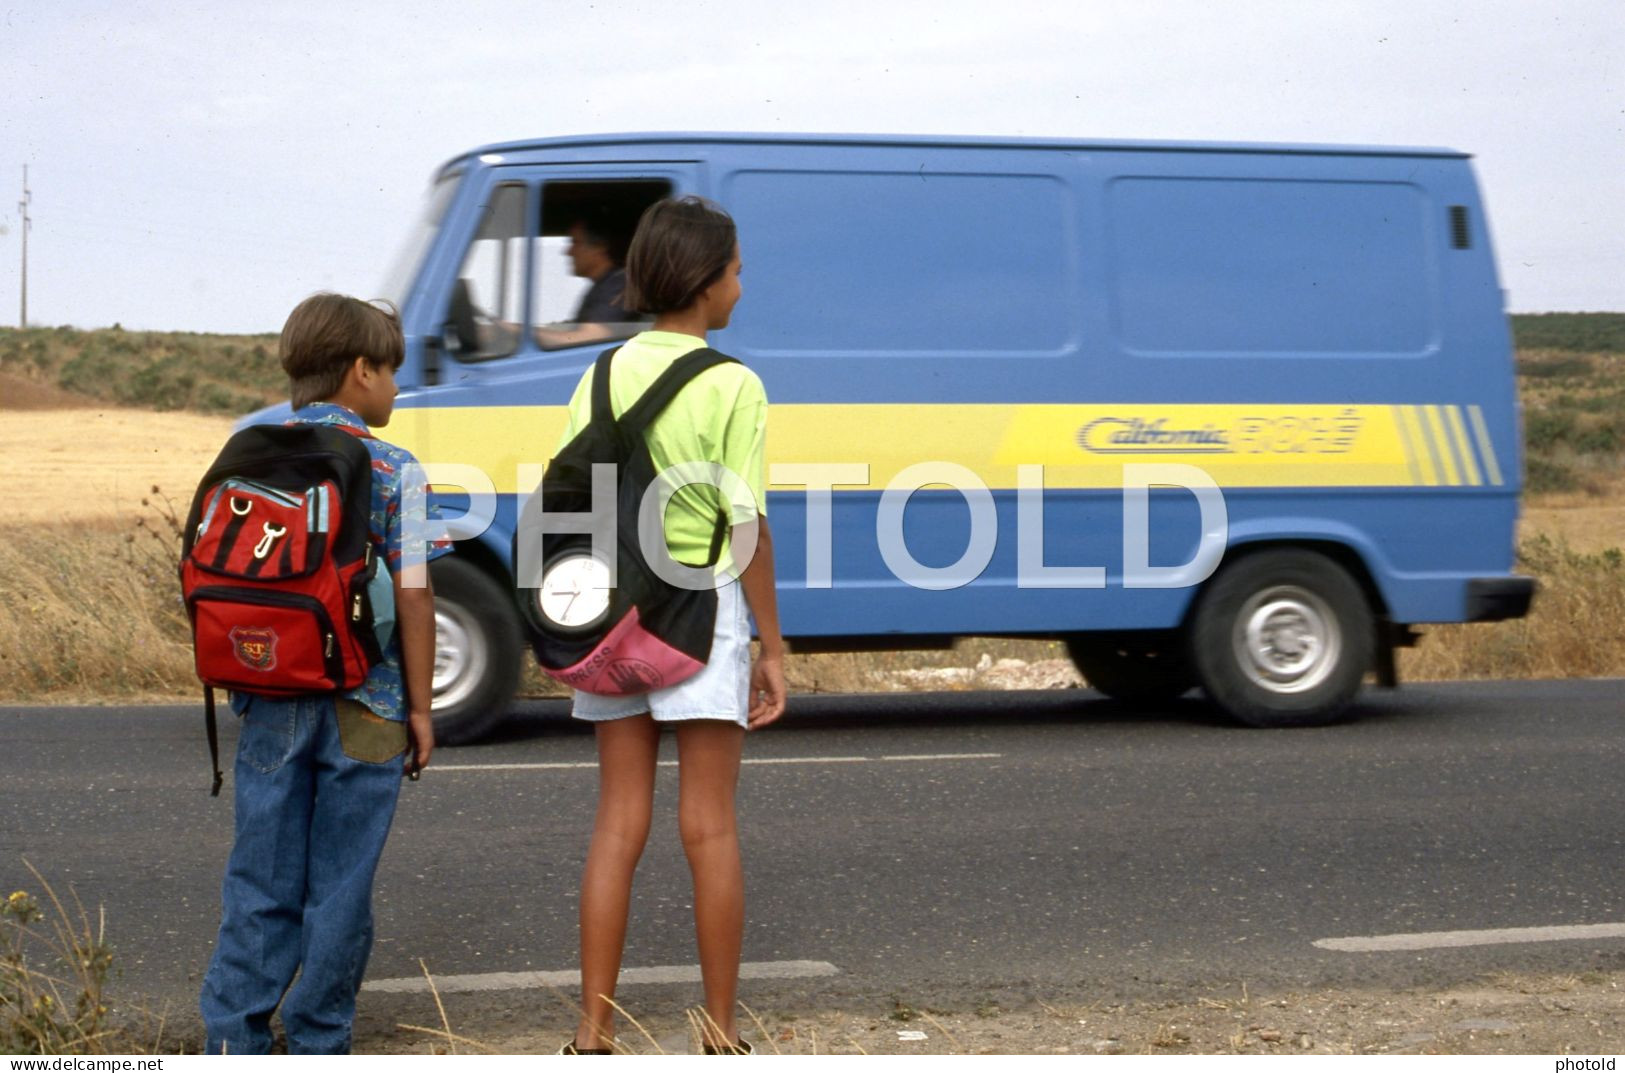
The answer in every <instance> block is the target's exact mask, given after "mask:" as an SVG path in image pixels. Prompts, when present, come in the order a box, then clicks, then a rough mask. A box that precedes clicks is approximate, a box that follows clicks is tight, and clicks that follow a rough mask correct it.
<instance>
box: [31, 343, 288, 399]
mask: <svg viewBox="0 0 1625 1073" xmlns="http://www.w3.org/2000/svg"><path fill="white" fill-rule="evenodd" d="M276 342H277V337H276V336H275V335H199V334H196V333H194V332H130V331H125V330H124V329H123V328H119V327H113V328H105V329H99V330H97V331H80V330H79V329H77V328H28V329H17V328H0V375H3V376H4V377H5V378H6V381H8V382H0V390H4V391H5V392H6V393H8V394H10V393H12V392H16V393H18V394H23V393H25V392H28V393H30V394H34V393H37V392H39V391H40V389H44V390H45V392H47V393H48V394H49V395H50V396H52V397H55V398H57V399H58V400H60V395H58V393H59V392H60V393H66V394H67V395H69V396H73V397H77V398H79V399H81V400H94V401H96V402H105V403H114V404H116V405H119V406H134V407H140V408H142V409H147V410H192V411H195V412H197V413H204V414H244V413H248V412H249V411H250V410H256V409H258V408H259V407H261V406H264V405H265V404H266V403H269V402H275V401H277V399H278V398H280V397H282V395H283V392H284V387H285V384H286V380H285V378H284V377H283V375H282V367H281V366H280V365H278V364H277V357H276ZM29 389H33V391H32V392H30V390H29Z"/></svg>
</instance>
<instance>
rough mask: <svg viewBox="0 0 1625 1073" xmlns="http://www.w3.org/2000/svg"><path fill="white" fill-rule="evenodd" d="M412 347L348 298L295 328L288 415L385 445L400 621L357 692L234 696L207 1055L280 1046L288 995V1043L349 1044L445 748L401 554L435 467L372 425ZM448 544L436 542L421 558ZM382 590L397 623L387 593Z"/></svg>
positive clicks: (391, 318) (312, 302)
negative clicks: (401, 840)
mask: <svg viewBox="0 0 1625 1073" xmlns="http://www.w3.org/2000/svg"><path fill="white" fill-rule="evenodd" d="M403 345H404V344H403V340H402V337H401V328H400V322H399V321H398V320H397V319H396V317H395V314H394V313H393V312H392V311H389V310H385V309H382V308H380V307H378V306H376V305H372V304H369V303H367V302H362V301H360V300H358V299H355V298H349V297H345V296H343V295H337V294H317V295H314V296H312V297H310V298H307V299H305V301H303V302H301V303H300V304H299V305H298V307H297V308H295V309H294V311H293V313H292V314H291V315H289V317H288V322H287V324H286V325H285V326H284V327H283V329H282V341H281V347H280V354H281V359H282V368H283V369H284V370H285V371H286V372H287V374H288V379H289V388H290V392H291V395H292V402H293V408H294V416H293V418H292V419H291V420H292V421H294V422H315V423H323V424H331V425H336V426H338V427H339V428H342V429H344V430H345V431H346V432H351V433H354V434H355V435H357V436H361V437H364V438H363V440H362V442H363V443H365V444H366V446H367V450H368V452H369V453H370V454H371V455H372V503H371V514H370V519H369V529H370V530H371V532H370V536H371V539H372V542H373V546H374V549H375V551H376V552H377V557H378V562H379V567H380V570H382V569H383V568H384V567H386V566H387V568H388V572H389V576H390V578H391V579H392V584H391V586H390V588H392V590H393V596H394V603H395V619H396V632H395V634H394V636H392V637H391V638H390V639H389V641H388V643H387V644H386V645H385V646H384V658H383V660H382V661H381V662H379V663H378V664H377V665H376V666H374V667H373V668H372V669H371V671H370V672H369V673H368V674H367V677H366V680H365V681H364V682H362V684H361V685H360V686H359V687H358V688H356V689H353V690H349V691H347V692H344V693H315V694H307V695H304V696H299V697H288V698H278V697H264V696H253V695H249V694H245V693H233V694H232V695H231V706H232V710H233V711H235V712H236V713H237V714H238V715H239V716H241V717H242V733H241V736H240V738H239V741H238V747H237V761H236V767H235V768H234V774H233V782H234V790H235V796H236V817H237V818H236V837H235V840H234V842H233V844H232V848H231V857H230V859H229V860H228V862H227V864H226V878H225V883H224V887H223V890H222V901H223V902H224V912H223V915H222V919H221V923H220V937H219V940H218V941H217V943H216V944H215V951H214V957H213V959H212V960H211V961H210V963H209V970H208V973H207V974H206V975H205V976H204V979H203V994H202V999H201V1007H202V1012H203V1023H204V1027H205V1029H206V1030H207V1034H208V1042H207V1046H206V1050H207V1052H208V1053H211V1054H220V1053H223V1052H224V1053H230V1054H264V1053H266V1052H267V1051H269V1050H270V1047H271V1032H270V1020H271V1014H272V1013H273V1012H274V1011H275V1010H276V1008H277V1006H278V1004H279V1003H280V1004H281V1007H282V1024H283V1027H284V1028H285V1029H286V1030H287V1035H288V1049H289V1051H290V1052H292V1053H295V1054H300V1053H311V1054H322V1053H327V1054H343V1053H347V1052H348V1051H349V1049H350V1026H351V1022H352V1021H353V1019H354V1017H355V999H356V992H357V991H359V990H360V988H361V977H362V974H363V972H364V971H365V969H366V964H367V954H368V952H369V950H370V949H371V947H372V881H373V874H374V872H375V870H376V868H377V865H378V858H379V855H380V854H381V853H382V851H383V848H384V839H385V838H386V837H387V836H388V834H389V824H390V821H391V819H392V818H393V817H394V814H395V802H396V798H397V796H398V795H399V793H400V785H401V777H402V774H403V772H405V771H412V770H414V769H416V768H421V767H423V766H424V765H425V764H427V763H428V762H429V753H430V751H431V750H432V749H433V747H434V730H433V725H432V723H431V721H430V716H429V704H430V698H431V692H432V687H431V680H432V672H433V669H434V593H433V591H432V590H431V589H430V587H429V579H428V568H427V566H426V563H425V562H415V563H414V562H403V560H402V545H403V540H402V526H403V523H404V522H406V521H407V520H414V519H424V518H425V501H426V489H425V487H424V486H423V484H422V480H421V476H419V477H418V478H416V479H415V480H414V479H408V480H403V478H409V475H410V474H413V473H417V474H421V470H418V469H417V467H416V465H415V463H414V459H413V458H412V455H411V454H410V453H409V452H407V451H404V450H402V449H401V448H399V447H395V446H393V445H391V444H388V443H385V442H383V441H382V440H378V439H374V438H372V437H371V436H370V435H369V434H368V432H367V429H368V427H369V426H370V427H372V428H380V427H382V426H384V425H387V424H389V418H390V414H391V412H392V411H393V410H394V406H395V395H396V387H395V370H396V369H398V368H399V367H400V364H401V360H402V357H403ZM408 466H411V467H412V468H411V469H410V470H409V469H408V468H407V467H408ZM409 550H410V549H409ZM447 550H449V544H447V543H446V542H445V541H435V542H434V543H433V544H432V545H431V546H430V547H429V548H428V554H427V555H426V556H424V557H423V558H424V559H425V560H427V559H429V558H433V557H434V556H435V555H436V554H440V553H443V552H445V551H447ZM378 589H379V586H375V587H374V592H375V593H377V592H378ZM386 591H388V590H386ZM374 602H375V604H377V605H381V606H377V607H375V611H376V612H377V613H378V615H379V617H380V618H384V617H387V616H386V615H385V612H386V611H387V605H388V598H387V596H386V597H383V598H382V599H380V598H379V597H378V596H375V598H374ZM296 972H297V973H298V974H299V979H298V982H297V983H294V984H293V987H292V988H291V989H289V986H288V985H289V984H290V983H291V982H293V979H294V974H295V973H296ZM284 992H286V998H284Z"/></svg>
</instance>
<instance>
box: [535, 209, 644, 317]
mask: <svg viewBox="0 0 1625 1073" xmlns="http://www.w3.org/2000/svg"><path fill="white" fill-rule="evenodd" d="M565 253H566V254H567V255H568V256H569V258H570V267H571V271H573V272H574V273H575V274H576V275H577V276H580V277H581V278H582V279H587V280H591V281H592V286H590V287H588V288H587V293H585V294H583V295H582V296H581V303H580V305H578V306H577V307H576V315H575V327H574V328H570V329H566V330H559V329H556V328H537V329H535V332H534V334H535V337H536V345H537V346H542V347H561V346H572V345H574V344H576V343H590V342H593V341H594V340H598V339H609V338H611V337H612V336H614V335H615V334H617V333H615V332H613V331H612V330H611V329H610V328H608V327H606V325H610V324H627V323H633V322H637V321H641V320H643V319H644V318H642V317H640V316H638V315H637V314H635V313H629V312H627V310H626V308H625V306H624V305H623V304H622V298H621V296H622V294H623V293H624V292H625V290H626V269H625V268H623V267H622V266H621V263H620V260H619V259H618V258H617V257H616V256H615V254H616V250H615V243H614V241H613V240H612V239H611V238H610V237H609V236H608V235H607V234H605V233H604V232H603V231H602V230H601V229H599V228H598V227H596V226H595V225H594V224H593V223H591V222H590V221H588V220H585V219H581V220H577V221H575V222H574V223H572V224H571V225H570V245H569V246H568V247H566V248H565Z"/></svg>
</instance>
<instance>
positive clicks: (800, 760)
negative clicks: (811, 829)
mask: <svg viewBox="0 0 1625 1073" xmlns="http://www.w3.org/2000/svg"><path fill="white" fill-rule="evenodd" d="M1003 756H1004V754H1003V753H918V754H901V753H899V754H893V755H887V756H763V757H747V758H746V759H744V760H742V761H740V763H742V764H875V763H882V762H892V761H897V762H906V761H916V760H998V759H1001V758H1002V757H1003ZM597 766H598V762H597V761H596V760H588V761H584V762H581V763H568V764H567V763H552V764H545V763H537V764H434V765H431V766H430V767H427V768H424V769H423V770H424V773H425V774H427V773H429V772H431V771H568V770H571V769H574V768H596V767H597ZM660 766H661V767H676V766H677V761H675V760H662V761H660Z"/></svg>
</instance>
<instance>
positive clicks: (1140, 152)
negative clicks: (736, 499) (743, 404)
mask: <svg viewBox="0 0 1625 1073" xmlns="http://www.w3.org/2000/svg"><path fill="white" fill-rule="evenodd" d="M685 194H699V195H703V196H705V197H708V198H711V199H714V200H715V201H717V202H719V203H721V204H722V205H723V206H724V207H725V208H726V209H727V210H728V211H729V212H730V213H732V214H733V216H734V218H735V219H736V220H737V222H738V225H739V234H740V242H741V249H742V253H743V260H744V263H745V266H746V271H745V274H744V286H745V293H744V298H743V300H742V301H741V302H740V304H739V306H738V309H737V311H736V312H735V315H734V318H733V322H732V324H731V325H730V326H729V327H728V329H727V330H726V331H724V332H721V333H718V334H717V335H716V336H715V337H714V338H713V340H712V342H713V345H714V346H716V347H717V348H718V349H721V350H723V351H725V352H727V353H729V354H733V355H735V356H737V357H739V358H740V359H741V360H743V361H745V362H746V363H748V364H749V365H750V366H751V367H752V368H754V369H755V370H757V372H759V373H760V375H761V377H762V380H763V381H764V382H765V384H766V386H767V391H768V396H769V399H770V400H771V403H772V413H771V419H770V426H769V439H768V446H769V462H770V472H769V483H770V492H769V515H770V517H771V518H772V521H773V527H774V537H775V540H774V543H775V548H776V552H777V555H778V567H779V577H780V607H781V614H782V619H783V625H784V632H785V635H786V637H787V638H788V639H789V641H790V644H791V648H792V651H819V650H853V649H864V648H885V647H889V648H922V647H933V646H942V645H946V644H948V643H950V642H951V641H952V639H953V638H955V637H958V636H964V635H983V636H988V635H998V636H1010V637H1040V638H1060V639H1064V640H1065V641H1066V642H1067V644H1068V647H1069V650H1070V652H1071V654H1072V656H1073V658H1074V659H1075V660H1076V661H1077V663H1078V665H1079V668H1080V670H1081V671H1082V673H1083V675H1084V676H1085V678H1086V679H1087V680H1088V681H1089V682H1090V684H1091V685H1093V686H1094V687H1096V688H1097V689H1099V690H1101V691H1103V692H1105V693H1107V694H1109V695H1111V696H1114V697H1118V698H1121V699H1125V700H1131V701H1140V702H1155V701H1158V700H1163V699H1167V698H1171V697H1174V696H1178V695H1180V694H1182V693H1184V692H1186V691H1187V690H1189V689H1192V688H1198V687H1199V688H1200V689H1201V690H1203V692H1204V693H1205V694H1206V695H1207V696H1208V697H1209V698H1210V699H1211V700H1212V701H1213V702H1215V703H1216V704H1217V705H1218V706H1219V707H1221V708H1222V709H1223V710H1224V711H1226V712H1228V713H1229V714H1230V715H1232V716H1234V717H1235V718H1236V719H1238V720H1239V721H1241V722H1243V723H1247V724H1251V725H1265V726H1281V725H1305V724H1315V723H1323V722H1326V721H1328V720H1331V719H1333V718H1335V717H1336V716H1337V715H1338V714H1339V713H1340V712H1341V711H1342V710H1343V709H1344V707H1345V706H1346V705H1347V703H1348V702H1349V700H1350V699H1351V698H1352V697H1353V696H1354V694H1355V693H1356V691H1357V690H1358V688H1359V687H1360V684H1361V683H1362V681H1363V680H1364V679H1365V677H1366V676H1367V674H1374V675H1375V677H1376V679H1377V680H1378V681H1379V682H1381V683H1384V684H1390V685H1391V684H1393V682H1394V680H1395V672H1394V657H1393V652H1394V649H1395V647H1396V646H1400V645H1406V644H1411V643H1414V641H1415V640H1416V637H1417V635H1416V633H1415V632H1414V631H1413V630H1412V629H1411V627H1412V626H1413V625H1415V624H1418V623H1430V622H1474V621H1489V620H1495V619H1502V618H1507V617H1515V616H1520V615H1523V614H1525V613H1526V611H1527V609H1528V607H1529V603H1530V599H1531V595H1532V592H1533V589H1534V583H1533V581H1532V579H1529V578H1526V577H1520V576H1516V575H1514V574H1512V573H1511V569H1512V565H1513V529H1514V523H1515V521H1516V519H1517V516H1518V497H1519V489H1520V485H1521V480H1520V470H1521V461H1520V442H1519V425H1518V410H1517V397H1516V393H1515V384H1514V379H1513V361H1512V348H1511V340H1510V333H1509V329H1508V324H1507V319H1506V317H1505V315H1504V311H1503V295H1502V292H1501V289H1500V286H1499V284H1498V281H1497V276H1496V268H1495V261H1494V257H1493V255H1492V251H1491V245H1490V236H1489V230H1488V227H1487V224H1486V219H1485V213H1484V208H1483V204H1482V202H1481V200H1480V197H1479V192H1478V189H1477V185H1476V183H1475V181H1474V177H1473V172H1472V169H1471V166H1470V164H1469V159H1468V157H1467V155H1466V154H1463V153H1460V152H1456V151H1453V150H1448V149H1426V148H1373V147H1355V146H1317V145H1239V144H1236V145H1232V144H1202V143H1190V144H1174V143H1156V142H1123V141H1086V140H1076V141H1074V140H1049V139H1013V138H1012V139H1007V138H959V137H951V138H950V137H883V136H867V135H865V136H837V135H807V136H795V135H746V134H628V135H602V136H582V137H563V138H549V139H542V140H537V141H525V142H513V143H508V144H502V145H493V146H488V147H485V148H481V149H477V150H474V151H471V152H469V153H466V154H464V155H462V156H459V157H457V158H455V159H453V160H452V161H450V162H449V163H447V164H446V165H445V166H444V167H443V168H442V169H441V170H440V172H439V174H438V176H437V177H436V178H435V180H434V183H433V188H432V190H431V192H430V196H429V204H428V209H427V212H426V214H425V217H424V219H423V220H422V222H421V223H420V225H419V226H418V228H417V230H416V232H415V234H414V235H413V237H412V240H411V241H410V243H409V244H408V246H407V248H406V250H405V251H404V253H403V254H402V256H401V258H400V259H399V262H398V264H397V266H396V269H395V272H394V276H393V283H392V285H391V291H390V293H389V297H391V298H393V299H394V300H395V301H396V302H397V303H398V304H399V306H400V308H401V311H402V319H403V324H404V327H405V331H406V339H407V347H406V355H407V356H406V363H405V365H404V367H403V368H402V369H401V371H400V375H399V382H400V384H401V396H400V399H399V401H398V404H397V409H396V412H395V417H394V420H393V421H392V423H391V425H390V427H389V430H388V433H387V435H388V436H389V437H390V439H392V440H395V441H397V442H399V443H401V444H403V445H405V446H406V447H408V448H410V449H411V450H413V451H414V452H416V453H417V455H418V456H419V457H420V458H421V459H422V460H424V461H425V462H426V463H430V464H432V465H436V466H437V467H438V468H437V469H436V470H435V471H434V473H433V474H432V475H433V476H434V479H435V480H436V482H437V487H439V486H440V485H441V484H442V482H446V483H449V484H457V485H459V486H460V487H462V488H464V489H466V490H467V491H468V492H469V493H474V494H476V495H475V498H480V497H479V495H478V494H477V493H482V492H483V493H494V500H491V502H494V504H495V505H494V510H493V511H487V512H486V513H487V515H488V516H487V517H484V518H481V519H480V523H479V524H478V525H475V526H473V527H472V530H471V531H477V534H478V535H472V536H469V537H468V538H467V539H464V540H462V541H460V543H459V545H458V548H457V551H456V553H455V554H453V555H451V556H448V557H446V558H444V559H442V560H440V561H438V562H437V563H436V564H435V566H434V568H433V576H434V583H435V589H436V595H437V597H438V608H439V610H438V612H437V619H438V625H439V641H440V645H439V654H438V658H437V663H436V668H435V690H436V721H437V728H438V731H439V733H440V734H441V736H442V738H443V739H445V740H447V741H452V742H456V741H466V740H470V739H472V738H475V737H477V736H479V735H480V734H481V733H483V732H484V731H485V730H486V729H487V728H489V727H490V726H491V725H492V724H493V723H494V722H495V721H496V720H497V719H499V718H500V717H501V715H502V714H503V712H504V709H505V706H506V702H507V701H508V699H509V697H510V696H511V694H512V691H513V689H514V686H515V682H516V678H517V676H518V673H519V670H520V664H521V658H522V644H521V628H520V624H519V619H518V617H517V614H516V612H515V591H516V590H515V583H514V580H513V577H512V573H511V569H510V562H509V560H510V551H509V549H510V541H511V537H512V529H513V524H514V518H515V511H516V501H517V497H518V495H519V494H521V493H526V492H529V491H530V490H531V489H532V488H533V487H534V486H535V484H536V480H537V477H538V475H539V473H540V467H541V466H542V465H543V464H545V463H546V462H547V460H548V458H549V456H550V455H551V453H552V451H553V449H554V447H555V445H556V443H557V441H558V439H559V437H560V435H561V432H562V429H563V426H564V404H565V402H566V400H567V398H568V396H569V394H570V391H571V389H572V388H573V387H574V385H575V383H576V381H577V379H578V378H579V377H580V376H581V374H582V372H583V370H584V369H585V368H586V367H587V366H588V365H589V364H590V363H591V362H592V360H593V359H594V358H595V357H596V355H597V354H598V353H599V352H600V351H601V350H602V349H604V347H605V346H606V345H609V344H612V342H613V340H615V339H617V338H624V337H626V336H629V335H631V334H632V333H634V332H636V331H638V330H639V329H640V327H641V325H639V324H638V323H636V322H635V321H632V320H621V321H614V320H610V321H605V320H604V319H603V317H602V316H601V315H596V316H594V315H589V314H588V313H586V312H585V311H584V310H585V307H587V306H590V305H592V300H591V296H590V295H589V294H588V292H589V290H590V289H591V288H592V287H593V286H594V284H595V283H597V282H598V281H599V279H601V278H602V272H601V271H600V272H599V274H598V275H596V276H595V275H593V271H592V269H591V268H590V267H589V268H588V269H583V264H584V263H586V262H587V261H589V260H590V259H589V258H585V257H584V255H583V251H584V249H585V247H588V246H592V247H594V249H596V251H597V252H598V253H599V254H605V255H607V258H608V260H609V261H610V262H615V261H616V259H617V258H618V257H619V256H620V255H621V253H622V252H623V251H624V248H625V245H626V242H627V241H628V239H629V238H630V235H631V231H632V229H633V227H634V225H635V222H636V220H637V219H638V216H639V214H640V213H641V211H642V210H643V208H644V207H645V206H647V205H648V204H649V203H650V202H652V201H654V200H655V199H657V198H660V197H664V196H667V195H685ZM602 263H603V259H602V258H600V260H599V268H600V269H601V268H602ZM578 272H579V273H581V274H579V275H578V274H577V273H578ZM623 316H624V315H623ZM447 463H452V464H456V465H457V466H458V467H461V468H460V469H459V470H458V471H457V472H461V473H463V474H470V473H472V474H475V475H476V476H475V477H473V478H467V477H462V478H458V477H456V474H455V473H452V475H451V476H447V473H448V472H450V471H448V470H447V469H446V468H445V464H447ZM479 475H483V477H481V476H479ZM485 478H488V483H486V484H485V485H484V487H483V488H478V487H471V485H480V484H482V481H483V480H484V479H485ZM444 501H445V504H446V506H447V508H448V511H449V512H450V513H453V514H455V513H458V512H460V511H461V510H462V509H464V508H465V507H466V506H467V504H468V502H469V501H470V500H469V496H465V495H462V494H460V493H459V494H448V495H446V496H445V497H444ZM520 595H521V597H523V595H524V593H523V592H521V593H520Z"/></svg>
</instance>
